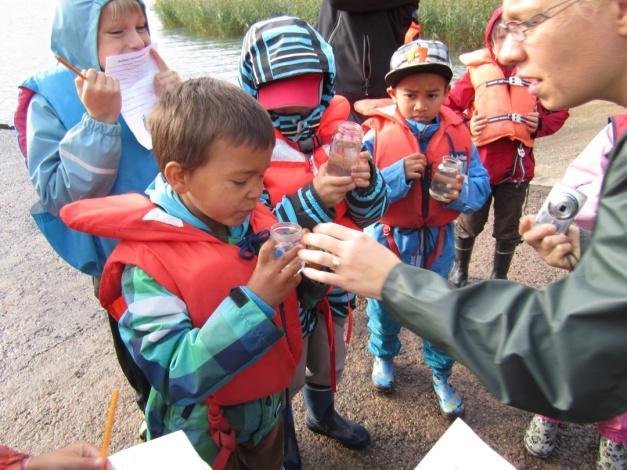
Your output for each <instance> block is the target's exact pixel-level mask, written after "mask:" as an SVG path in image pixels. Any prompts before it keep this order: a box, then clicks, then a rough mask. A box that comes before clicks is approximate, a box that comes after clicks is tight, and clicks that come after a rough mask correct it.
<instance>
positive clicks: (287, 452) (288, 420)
mask: <svg viewBox="0 0 627 470" xmlns="http://www.w3.org/2000/svg"><path fill="white" fill-rule="evenodd" d="M284 427H285V446H284V448H283V468H284V469H285V470H301V463H300V451H299V450H298V440H297V439H296V429H295V428H294V414H293V413H292V402H291V400H289V401H288V402H287V404H286V405H285V418H284Z"/></svg>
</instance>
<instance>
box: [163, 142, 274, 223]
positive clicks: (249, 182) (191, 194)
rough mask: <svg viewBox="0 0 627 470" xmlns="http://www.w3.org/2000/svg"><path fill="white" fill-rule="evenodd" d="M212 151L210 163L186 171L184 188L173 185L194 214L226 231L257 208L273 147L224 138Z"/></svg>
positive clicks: (242, 220) (241, 221)
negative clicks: (236, 142)
mask: <svg viewBox="0 0 627 470" xmlns="http://www.w3.org/2000/svg"><path fill="white" fill-rule="evenodd" d="M210 153H211V155H210V157H209V160H208V161H207V163H205V164H204V165H203V166H201V167H198V168H196V169H195V170H193V171H191V172H185V176H184V179H185V182H184V185H183V186H182V187H178V186H174V185H173V186H174V189H175V190H176V191H177V192H178V193H179V196H180V197H181V200H182V201H183V203H184V204H185V206H186V207H187V208H188V209H189V210H190V212H191V213H192V214H194V215H195V216H196V217H198V218H199V219H200V220H202V221H203V222H205V223H206V224H207V226H208V227H209V228H211V229H212V230H214V231H215V232H218V233H222V232H223V230H224V227H235V226H237V225H240V224H242V223H243V222H244V220H246V217H248V216H249V215H250V213H251V212H252V210H253V209H254V208H255V206H256V204H257V201H258V200H259V198H260V197H261V193H262V190H263V174H264V171H265V170H266V168H267V167H268V165H269V164H270V157H271V155H272V148H271V147H270V148H267V149H255V148H251V147H249V146H247V145H241V146H236V145H234V144H232V143H231V142H229V141H227V140H224V139H221V140H219V141H218V142H216V143H215V144H214V145H213V147H212V149H211V152H210ZM166 175H167V172H166ZM170 183H171V184H172V182H171V181H170Z"/></svg>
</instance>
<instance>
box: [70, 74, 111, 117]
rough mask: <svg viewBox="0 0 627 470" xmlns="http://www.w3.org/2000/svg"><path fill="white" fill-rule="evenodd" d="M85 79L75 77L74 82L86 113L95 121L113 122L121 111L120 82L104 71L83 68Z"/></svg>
mask: <svg viewBox="0 0 627 470" xmlns="http://www.w3.org/2000/svg"><path fill="white" fill-rule="evenodd" d="M82 72H83V75H85V78H86V80H83V79H82V78H81V77H76V79H75V80H74V84H75V85H76V92H77V93H78V97H79V98H80V100H81V101H82V102H83V105H84V106H85V109H86V110H87V113H88V114H89V115H90V116H91V117H92V118H94V119H95V120H96V121H101V122H106V123H107V124H115V123H116V121H117V120H118V117H119V116H120V113H121V112H122V94H121V93H120V83H119V82H118V81H117V80H116V79H115V78H113V77H110V76H109V75H107V74H106V73H104V72H97V71H96V70H94V69H89V70H83V71H82Z"/></svg>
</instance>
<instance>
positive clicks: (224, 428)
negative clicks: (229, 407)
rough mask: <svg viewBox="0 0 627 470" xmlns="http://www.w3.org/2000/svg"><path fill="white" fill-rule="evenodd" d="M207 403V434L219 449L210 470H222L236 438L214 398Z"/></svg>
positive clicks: (234, 445)
mask: <svg viewBox="0 0 627 470" xmlns="http://www.w3.org/2000/svg"><path fill="white" fill-rule="evenodd" d="M205 402H206V403H207V417H208V418H209V432H210V434H211V439H213V442H215V443H216V445H217V446H218V447H219V448H220V452H218V455H217V456H216V458H215V460H214V462H213V463H212V464H211V468H214V469H216V470H223V469H224V468H226V464H227V463H228V461H229V457H230V456H231V454H232V453H233V451H234V450H235V447H236V446H237V437H236V435H235V430H234V429H233V427H232V426H231V423H229V422H228V420H227V419H226V418H225V417H224V414H223V413H222V408H221V407H220V405H219V404H218V402H217V401H216V399H215V398H214V396H213V395H212V396H210V397H209V398H207V400H206V401H205Z"/></svg>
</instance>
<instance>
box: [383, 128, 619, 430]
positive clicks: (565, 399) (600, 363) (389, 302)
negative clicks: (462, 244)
mask: <svg viewBox="0 0 627 470" xmlns="http://www.w3.org/2000/svg"><path fill="white" fill-rule="evenodd" d="M626 138H627V136H623V138H622V139H621V141H620V142H619V143H618V144H617V146H616V148H615V150H614V153H613V155H612V156H611V157H610V165H609V168H608V171H607V174H606V178H605V182H604V185H603V190H602V192H601V200H600V204H599V211H598V217H597V222H596V226H595V227H594V229H593V231H592V234H591V237H590V239H589V240H587V241H586V243H585V246H584V254H583V256H582V258H581V260H580V262H579V264H578V265H577V267H576V268H575V270H574V271H573V272H572V273H570V274H569V275H568V276H567V277H565V278H564V279H562V280H560V281H557V282H555V283H553V284H550V285H548V286H546V287H544V288H542V289H534V288H530V287H526V286H523V285H521V284H517V283H515V282H509V281H499V280H490V281H482V282H478V283H475V284H471V285H469V286H467V287H464V288H462V289H457V290H450V289H449V288H448V287H447V284H446V281H444V280H442V278H441V277H440V276H437V275H435V274H434V273H431V272H429V271H425V270H420V269H417V268H414V267H411V266H408V265H406V264H399V266H398V267H396V268H395V269H394V270H393V271H392V272H391V273H390V275H389V276H388V278H387V279H386V281H385V285H384V287H383V300H384V302H385V304H386V306H387V307H388V308H389V309H390V310H391V311H392V312H393V314H394V316H395V317H396V318H397V319H398V320H399V322H400V323H401V324H403V326H405V327H407V328H409V329H410V330H412V331H413V332H415V333H416V334H418V335H420V336H423V337H425V338H428V339H429V340H431V341H433V342H434V343H435V344H436V345H437V346H438V347H440V348H441V349H442V350H443V351H445V352H447V353H448V354H450V355H452V356H453V357H455V358H456V359H457V360H459V361H460V362H462V363H463V364H465V365H466V366H467V367H468V368H469V369H470V370H471V371H472V372H473V373H474V374H475V375H476V376H477V377H478V378H479V380H480V381H481V382H482V383H483V384H484V385H485V386H486V387H487V388H488V390H489V391H490V392H491V393H492V394H494V395H495V396H496V397H497V398H498V399H499V400H500V401H501V402H503V403H506V404H509V405H512V406H515V407H517V408H522V409H526V410H529V411H533V412H536V413H542V414H544V415H548V416H553V417H555V418H560V419H564V420H570V421H575V422H595V421H600V420H603V419H608V418H612V417H614V416H618V415H619V414H621V413H623V412H625V411H626V410H627V144H626Z"/></svg>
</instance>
